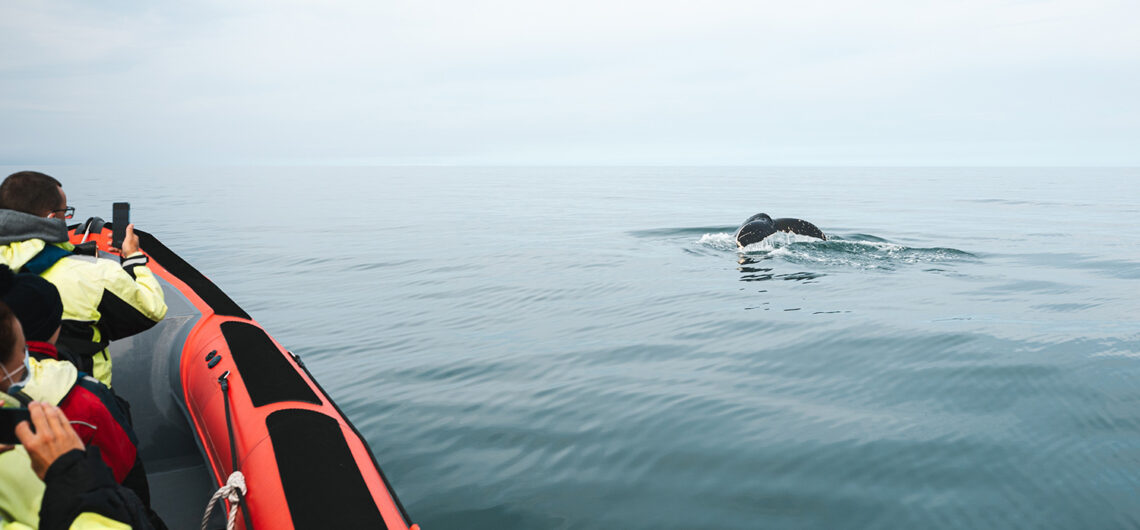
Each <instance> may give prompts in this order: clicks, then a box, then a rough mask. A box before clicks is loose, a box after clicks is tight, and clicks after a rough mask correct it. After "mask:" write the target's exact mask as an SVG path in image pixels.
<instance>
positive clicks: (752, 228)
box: [736, 213, 827, 248]
mask: <svg viewBox="0 0 1140 530" xmlns="http://www.w3.org/2000/svg"><path fill="white" fill-rule="evenodd" d="M776 232H791V233H793V234H800V235H802V236H811V237H818V238H819V239H824V240H826V239H827V236H826V235H824V234H823V230H820V229H819V228H817V227H816V226H815V225H813V224H811V223H809V222H807V221H804V220H803V219H791V218H781V219H772V218H771V217H769V216H768V214H766V213H758V214H756V215H753V216H752V217H749V218H748V220H746V221H744V224H742V225H740V228H738V229H736V244H737V245H738V246H739V247H740V248H744V247H747V246H748V245H751V244H753V243H757V242H759V241H762V240H763V239H764V238H766V237H768V236H770V235H772V234H775V233H776Z"/></svg>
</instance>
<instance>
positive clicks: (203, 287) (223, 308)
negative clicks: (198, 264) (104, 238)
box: [106, 223, 253, 320]
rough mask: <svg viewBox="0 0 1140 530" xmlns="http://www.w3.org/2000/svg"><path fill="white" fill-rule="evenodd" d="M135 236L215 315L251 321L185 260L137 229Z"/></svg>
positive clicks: (223, 293)
mask: <svg viewBox="0 0 1140 530" xmlns="http://www.w3.org/2000/svg"><path fill="white" fill-rule="evenodd" d="M106 226H107V227H111V223H107V224H106ZM135 234H137V235H138V236H139V247H141V248H142V249H143V250H145V251H146V253H147V254H149V255H150V258H151V259H153V260H154V261H156V262H158V264H159V265H162V268H164V269H166V270H167V271H169V272H170V273H171V274H173V275H174V276H176V277H177V278H178V279H179V280H182V281H183V282H184V283H185V284H186V285H189V286H190V288H191V289H193V290H194V294H197V295H198V296H199V297H200V298H201V299H202V301H204V302H206V305H208V306H210V309H213V310H214V313H215V314H217V315H221V316H226V317H236V318H244V319H246V320H253V319H252V318H251V317H250V316H249V313H246V312H245V310H244V309H242V308H241V307H240V306H238V305H237V303H236V302H234V301H233V299H231V298H230V297H229V295H227V294H226V293H225V292H224V291H222V290H221V289H219V288H218V286H217V285H214V282H211V281H210V279H209V278H206V276H205V275H203V274H202V273H201V272H198V269H195V268H194V267H192V266H191V265H190V264H189V263H186V260H184V259H182V258H181V257H179V256H178V254H175V253H174V251H173V250H170V249H169V248H166V245H163V244H162V242H161V241H159V240H158V239H157V238H155V237H154V236H152V235H150V234H149V233H147V232H144V231H142V230H138V229H136V230H135Z"/></svg>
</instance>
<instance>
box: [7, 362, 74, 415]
mask: <svg viewBox="0 0 1140 530" xmlns="http://www.w3.org/2000/svg"><path fill="white" fill-rule="evenodd" d="M28 364H29V366H30V368H29V370H28V378H27V379H25V380H24V386H23V388H21V389H20V392H21V393H23V394H24V395H26V396H28V397H30V398H32V399H34V400H36V401H46V402H48V403H51V404H52V405H59V402H60V401H63V398H65V397H67V393H68V392H70V391H71V387H73V386H75V381H77V380H78V378H79V369H78V368H76V367H75V365H74V364H71V363H69V362H67V361H57V360H55V359H44V360H42V361H39V360H36V359H28Z"/></svg>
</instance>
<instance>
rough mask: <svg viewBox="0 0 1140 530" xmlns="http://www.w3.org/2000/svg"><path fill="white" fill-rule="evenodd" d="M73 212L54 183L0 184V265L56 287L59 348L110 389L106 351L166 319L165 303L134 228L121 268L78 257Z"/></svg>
mask: <svg viewBox="0 0 1140 530" xmlns="http://www.w3.org/2000/svg"><path fill="white" fill-rule="evenodd" d="M74 212H75V209H74V208H72V207H70V206H68V205H67V194H66V193H64V191H63V185H62V184H60V182H59V181H58V180H56V179H55V178H52V177H50V176H48V175H45V174H43V173H39V172H35V171H21V172H18V173H13V174H11V175H9V176H8V178H6V179H5V180H4V182H3V183H2V184H0V264H2V265H7V266H8V267H9V268H11V269H12V270H13V271H17V272H31V273H34V274H38V275H40V276H41V277H43V278H44V279H45V280H47V281H49V282H51V283H53V284H55V286H56V287H57V288H58V289H59V294H60V298H61V299H62V300H63V328H62V331H61V333H60V337H59V341H58V342H57V344H58V346H59V347H60V349H61V350H66V351H68V352H70V353H71V354H73V355H74V356H75V358H76V360H77V362H78V363H79V366H78V369H79V371H81V372H86V373H89V374H91V375H93V376H94V377H95V378H96V379H98V380H99V381H100V382H102V383H103V384H105V385H107V387H108V388H111V356H110V355H109V354H108V353H107V345H108V344H110V342H111V341H112V340H116V339H120V338H123V337H128V336H130V335H134V334H136V333H139V332H141V331H144V330H146V329H149V328H150V327H152V326H154V325H155V324H156V323H158V322H159V321H160V320H162V318H163V317H164V316H166V301H165V300H164V298H163V293H162V287H161V286H160V285H159V283H158V280H157V279H156V278H155V276H154V273H152V272H151V271H150V269H148V268H147V263H148V258H147V256H146V255H145V254H143V253H142V252H141V251H140V250H139V239H138V236H137V235H135V233H134V226H133V225H128V226H127V228H126V231H125V237H124V239H123V243H122V248H120V249H116V250H118V252H119V255H120V261H119V262H118V263H116V262H115V261H114V260H109V259H104V258H93V257H91V256H80V255H75V254H73V253H72V250H74V246H73V245H71V243H70V242H69V241H68V235H67V223H66V219H70V218H71V217H72V216H73V215H74ZM124 408H126V407H125V406H124Z"/></svg>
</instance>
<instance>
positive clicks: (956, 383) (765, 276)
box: [5, 167, 1140, 529]
mask: <svg viewBox="0 0 1140 530" xmlns="http://www.w3.org/2000/svg"><path fill="white" fill-rule="evenodd" d="M16 169H24V168H6V171H5V174H7V173H8V172H11V171H13V170H16ZM35 169H41V170H45V171H47V172H49V173H52V174H53V175H55V176H57V177H58V178H60V179H61V180H63V181H64V183H65V189H66V190H67V191H68V193H69V197H70V200H71V204H72V205H74V206H76V207H77V208H78V209H79V212H78V214H77V216H78V217H86V216H88V215H102V216H104V217H106V218H109V217H110V203H111V202H112V201H114V200H129V201H130V202H131V203H132V206H133V212H132V218H133V220H134V221H135V222H136V224H137V225H138V226H139V227H140V228H143V229H146V230H149V231H151V232H152V233H154V234H155V235H157V236H158V237H159V238H161V239H162V240H163V241H164V242H165V243H166V244H167V245H168V246H170V247H171V248H173V249H174V250H176V251H178V252H180V253H181V254H182V255H183V256H184V257H186V258H187V259H188V260H189V261H190V262H191V263H193V264H195V265H196V266H197V267H198V268H199V269H200V270H201V271H202V272H204V273H205V274H206V275H207V276H209V277H211V278H212V279H213V280H214V281H215V282H216V283H217V284H219V285H220V286H221V287H222V288H223V289H225V290H226V291H227V292H229V293H230V295H231V296H232V297H233V298H234V299H235V300H236V301H237V302H238V303H240V304H242V305H243V306H244V307H245V308H246V309H247V310H248V311H249V312H250V313H251V314H252V315H253V316H254V317H255V318H257V319H258V320H260V321H261V322H262V324H264V325H265V327H266V328H267V329H268V330H269V331H270V332H271V333H272V334H273V335H274V336H275V337H276V338H277V339H278V340H279V341H281V342H282V343H283V344H285V345H286V346H287V347H289V348H291V349H293V350H294V351H296V352H298V353H300V354H301V355H302V356H303V357H304V358H305V360H306V363H307V364H308V366H309V367H310V369H311V370H312V372H313V373H314V375H315V376H316V377H317V378H318V379H319V380H320V381H321V383H322V384H323V385H324V386H325V388H326V389H327V390H328V391H329V392H330V393H331V394H332V396H333V397H334V398H335V399H337V401H338V402H339V404H340V405H341V406H342V408H343V409H344V410H345V412H346V413H347V414H348V415H349V417H350V418H351V419H352V420H353V421H354V422H355V423H356V425H357V426H358V427H359V428H360V430H361V432H362V433H363V434H364V435H365V436H366V437H367V438H368V440H369V442H370V443H371V445H372V448H373V450H374V451H375V453H376V456H377V458H378V460H379V461H380V463H381V465H382V466H383V467H384V469H385V471H386V473H387V474H388V476H389V478H390V479H391V481H392V483H393V486H394V487H395V489H396V491H397V492H398V494H399V495H400V497H401V499H402V500H403V502H404V504H405V505H406V506H407V508H408V510H409V512H410V513H411V515H412V518H413V520H414V521H416V522H418V523H420V524H421V525H422V526H423V527H424V528H425V529H443V528H486V529H501V528H519V529H556V528H575V529H576V528H599V529H600V528H621V529H669V528H676V529H688V528H1018V527H1020V528H1121V527H1137V526H1140V500H1138V499H1140V296H1138V295H1140V223H1137V220H1138V219H1140V170H1137V169H1075V168H1074V169H1008V168H990V169H902V168H894V169H842V168H835V169H769V168H404V167H382V168H341V167H326V168H223V169H217V168H215V169H191V168H186V169H171V168H163V169H151V170H148V169H121V170H116V169H108V168H84V167H60V168H35ZM757 212H766V213H769V214H771V215H772V216H773V217H800V218H803V219H807V220H809V221H811V222H813V223H815V224H816V225H818V226H819V227H820V228H822V229H823V230H824V231H825V232H826V233H827V234H828V235H829V236H830V237H831V238H832V239H831V240H830V241H827V242H820V241H811V240H806V239H803V240H798V239H795V238H790V237H785V238H776V240H774V241H770V242H769V243H770V244H764V245H761V246H760V248H750V249H748V251H747V252H739V251H737V249H736V248H735V244H734V243H733V241H732V238H731V234H732V232H733V231H734V230H735V228H736V226H737V225H738V224H739V223H740V222H741V221H743V220H744V219H745V218H747V217H748V216H750V215H752V214H755V213H757Z"/></svg>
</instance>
